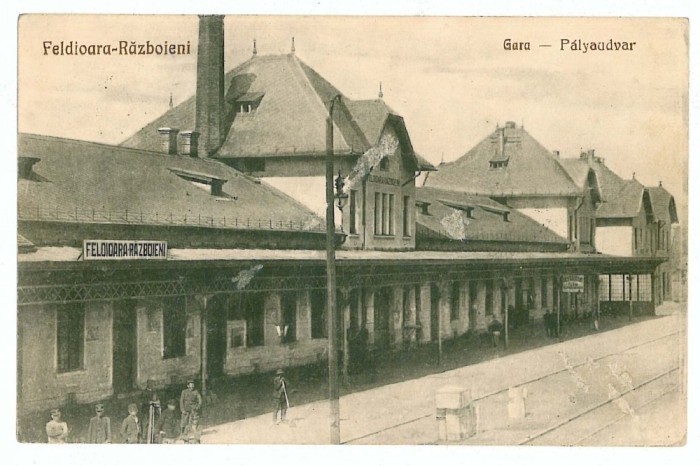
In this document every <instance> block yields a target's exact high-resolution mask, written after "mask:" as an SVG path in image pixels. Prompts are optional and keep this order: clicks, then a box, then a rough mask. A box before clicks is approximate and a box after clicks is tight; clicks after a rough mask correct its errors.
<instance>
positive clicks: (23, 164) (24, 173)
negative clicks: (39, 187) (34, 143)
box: [17, 157, 42, 181]
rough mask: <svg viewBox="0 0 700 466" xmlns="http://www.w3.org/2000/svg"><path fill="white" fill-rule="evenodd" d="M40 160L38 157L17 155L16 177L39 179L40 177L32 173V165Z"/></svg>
mask: <svg viewBox="0 0 700 466" xmlns="http://www.w3.org/2000/svg"><path fill="white" fill-rule="evenodd" d="M39 161H41V159H40V158H38V157H19V158H18V159H17V177H18V178H19V179H20V180H31V181H41V180H42V179H41V177H40V176H39V175H37V174H36V173H34V165H35V164H37V163H38V162H39Z"/></svg>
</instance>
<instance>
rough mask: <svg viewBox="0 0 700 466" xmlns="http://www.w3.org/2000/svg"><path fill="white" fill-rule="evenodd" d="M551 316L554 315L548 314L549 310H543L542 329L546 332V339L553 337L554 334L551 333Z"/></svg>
mask: <svg viewBox="0 0 700 466" xmlns="http://www.w3.org/2000/svg"><path fill="white" fill-rule="evenodd" d="M553 316H554V314H552V313H551V312H549V309H546V310H545V313H544V329H545V331H546V333H547V336H548V337H553V336H554V333H553V332H552V317H553Z"/></svg>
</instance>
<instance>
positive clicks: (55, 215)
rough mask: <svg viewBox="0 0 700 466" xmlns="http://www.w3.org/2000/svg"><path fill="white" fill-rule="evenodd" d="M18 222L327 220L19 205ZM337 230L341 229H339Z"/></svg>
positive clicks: (311, 223) (256, 223)
mask: <svg viewBox="0 0 700 466" xmlns="http://www.w3.org/2000/svg"><path fill="white" fill-rule="evenodd" d="M17 219H18V220H19V221H42V222H63V223H93V224H114V225H118V224H122V225H123V224H128V225H177V226H190V227H202V228H219V229H221V228H224V229H234V230H279V231H302V232H325V231H326V225H325V221H324V220H323V219H321V218H318V217H311V216H309V217H308V218H306V219H303V220H299V219H297V220H291V219H290V220H280V219H272V218H252V217H237V216H220V217H219V216H208V215H199V214H195V215H192V214H188V213H184V214H183V213H173V212H144V211H141V210H129V209H124V210H98V209H78V208H75V209H59V208H48V207H20V208H19V209H18V211H17ZM336 232H339V230H338V229H337V228H336Z"/></svg>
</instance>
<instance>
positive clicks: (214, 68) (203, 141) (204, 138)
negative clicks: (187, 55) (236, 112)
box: [195, 15, 225, 157]
mask: <svg viewBox="0 0 700 466" xmlns="http://www.w3.org/2000/svg"><path fill="white" fill-rule="evenodd" d="M196 106H197V108H196V119H195V132H196V133H198V134H199V138H198V142H197V154H198V155H199V156H200V157H208V156H209V155H211V154H212V153H214V152H215V151H216V150H217V149H218V148H219V147H221V144H222V143H223V142H224V136H225V128H224V127H223V122H224V17H223V16H222V15H200V17H199V44H198V46H197V101H196Z"/></svg>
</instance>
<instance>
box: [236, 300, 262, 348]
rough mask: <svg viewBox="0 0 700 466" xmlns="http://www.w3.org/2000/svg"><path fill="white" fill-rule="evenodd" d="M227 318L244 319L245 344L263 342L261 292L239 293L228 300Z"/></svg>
mask: <svg viewBox="0 0 700 466" xmlns="http://www.w3.org/2000/svg"><path fill="white" fill-rule="evenodd" d="M228 320H231V321H242V320H244V321H245V346H261V345H263V344H264V343H265V329H264V325H265V297H264V295H263V294H262V293H240V294H238V295H233V296H232V298H231V300H230V307H229V313H228Z"/></svg>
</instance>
